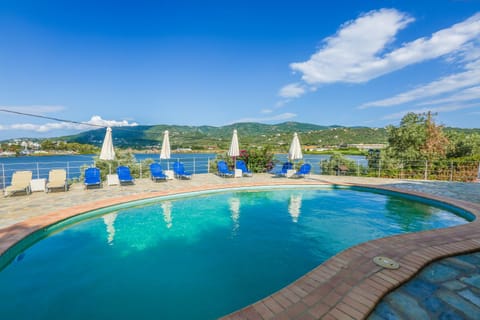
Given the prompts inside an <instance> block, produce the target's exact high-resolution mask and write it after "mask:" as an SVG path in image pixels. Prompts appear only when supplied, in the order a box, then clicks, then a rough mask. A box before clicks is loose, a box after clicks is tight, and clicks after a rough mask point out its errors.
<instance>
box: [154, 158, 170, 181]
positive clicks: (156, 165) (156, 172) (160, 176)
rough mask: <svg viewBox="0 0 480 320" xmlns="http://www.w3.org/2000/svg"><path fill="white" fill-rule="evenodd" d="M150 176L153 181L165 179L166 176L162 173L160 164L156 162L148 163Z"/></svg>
mask: <svg viewBox="0 0 480 320" xmlns="http://www.w3.org/2000/svg"><path fill="white" fill-rule="evenodd" d="M150 177H151V178H152V180H153V181H155V182H157V181H158V180H163V181H167V176H166V175H165V173H163V170H162V166H161V165H160V163H157V162H154V163H152V164H151V165H150Z"/></svg>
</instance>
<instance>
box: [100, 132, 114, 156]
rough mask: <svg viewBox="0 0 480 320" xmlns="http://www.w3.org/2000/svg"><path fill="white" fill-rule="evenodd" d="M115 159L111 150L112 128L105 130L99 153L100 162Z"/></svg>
mask: <svg viewBox="0 0 480 320" xmlns="http://www.w3.org/2000/svg"><path fill="white" fill-rule="evenodd" d="M113 159H115V150H113V141H112V128H110V127H108V128H107V133H106V134H105V139H103V144H102V151H101V152H100V160H113Z"/></svg>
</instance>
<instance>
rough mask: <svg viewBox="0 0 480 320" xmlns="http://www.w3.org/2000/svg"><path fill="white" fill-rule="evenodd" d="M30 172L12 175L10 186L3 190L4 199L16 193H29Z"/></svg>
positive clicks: (17, 172) (18, 172)
mask: <svg viewBox="0 0 480 320" xmlns="http://www.w3.org/2000/svg"><path fill="white" fill-rule="evenodd" d="M30 181H32V171H16V172H15V173H14V174H13V175H12V184H11V185H10V186H8V187H7V188H6V189H5V197H7V196H10V195H12V194H15V193H17V192H25V193H26V194H30V193H31V189H30Z"/></svg>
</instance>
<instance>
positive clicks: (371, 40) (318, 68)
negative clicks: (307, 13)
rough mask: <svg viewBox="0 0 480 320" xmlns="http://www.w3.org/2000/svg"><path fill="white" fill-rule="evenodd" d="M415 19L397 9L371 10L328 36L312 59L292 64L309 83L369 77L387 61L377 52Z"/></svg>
mask: <svg viewBox="0 0 480 320" xmlns="http://www.w3.org/2000/svg"><path fill="white" fill-rule="evenodd" d="M412 21H413V18H411V17H409V16H408V15H406V14H404V13H402V12H399V11H397V10H394V9H381V10H378V11H371V12H369V13H367V14H365V15H363V16H360V17H359V18H357V19H356V20H353V21H349V22H347V23H345V24H344V25H343V26H342V27H341V28H340V30H339V31H338V32H337V34H336V35H334V36H332V37H329V38H326V39H325V40H324V41H323V43H324V45H323V46H322V47H321V48H320V50H318V51H317V52H316V53H315V54H313V55H312V56H311V57H310V59H309V60H308V61H305V62H296V63H292V64H290V67H291V68H292V69H293V70H294V71H299V72H301V73H302V80H304V81H305V82H307V83H309V84H321V83H332V82H338V81H342V82H364V81H367V80H369V79H370V78H372V76H373V75H372V74H371V73H372V69H377V68H378V67H379V66H381V65H384V64H385V63H384V62H382V59H380V58H378V57H377V56H376V55H377V54H379V53H381V52H382V51H383V50H384V49H385V47H386V46H387V45H388V44H390V43H391V42H392V41H393V40H394V37H395V35H396V33H397V32H398V31H399V30H401V29H403V28H405V27H406V26H407V25H408V24H409V23H411V22H412ZM379 26H381V27H379ZM372 64H373V65H372ZM385 67H386V66H384V68H385Z"/></svg>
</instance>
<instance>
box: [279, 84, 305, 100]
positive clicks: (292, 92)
mask: <svg viewBox="0 0 480 320" xmlns="http://www.w3.org/2000/svg"><path fill="white" fill-rule="evenodd" d="M304 93H305V88H304V87H303V86H302V85H301V84H300V83H290V84H287V85H286V86H284V87H283V88H282V89H280V92H279V93H278V95H279V96H281V97H283V98H298V97H300V96H301V95H303V94H304Z"/></svg>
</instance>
